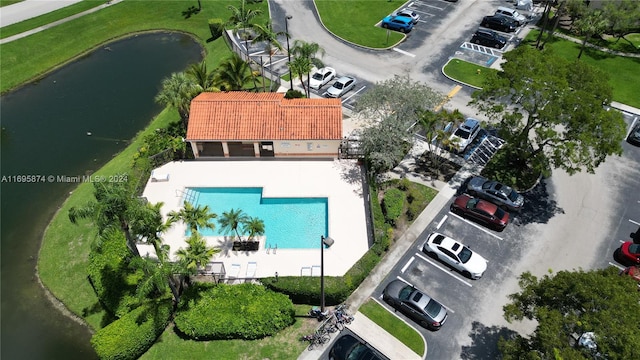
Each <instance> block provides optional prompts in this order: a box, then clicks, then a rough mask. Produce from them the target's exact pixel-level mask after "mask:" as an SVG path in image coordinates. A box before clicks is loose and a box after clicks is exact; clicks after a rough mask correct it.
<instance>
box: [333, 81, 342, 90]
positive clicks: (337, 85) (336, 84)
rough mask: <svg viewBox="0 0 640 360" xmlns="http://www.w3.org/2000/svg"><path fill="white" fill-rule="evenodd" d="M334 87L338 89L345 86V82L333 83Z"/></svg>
mask: <svg viewBox="0 0 640 360" xmlns="http://www.w3.org/2000/svg"><path fill="white" fill-rule="evenodd" d="M333 87H334V88H336V89H342V88H343V87H344V84H343V83H341V82H337V83H335V84H333Z"/></svg>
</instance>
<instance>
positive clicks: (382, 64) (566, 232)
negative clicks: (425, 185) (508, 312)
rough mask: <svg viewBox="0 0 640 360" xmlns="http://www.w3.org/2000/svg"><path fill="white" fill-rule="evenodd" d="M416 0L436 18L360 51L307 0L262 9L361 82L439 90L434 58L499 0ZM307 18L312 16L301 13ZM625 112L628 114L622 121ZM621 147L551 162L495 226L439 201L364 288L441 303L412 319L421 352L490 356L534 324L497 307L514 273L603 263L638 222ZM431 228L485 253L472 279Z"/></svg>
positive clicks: (456, 103) (443, 82)
mask: <svg viewBox="0 0 640 360" xmlns="http://www.w3.org/2000/svg"><path fill="white" fill-rule="evenodd" d="M415 4H417V5H419V6H423V7H424V5H425V4H426V5H432V6H435V7H438V8H440V9H439V10H438V11H440V12H439V16H438V17H437V19H438V20H437V21H432V22H429V23H425V24H423V23H419V24H418V25H417V26H416V28H415V29H414V31H412V33H411V34H410V35H409V37H408V39H407V41H405V42H403V43H402V44H400V45H399V46H398V48H399V49H400V50H402V51H401V52H399V51H395V50H383V51H373V50H367V49H362V48H358V47H355V46H351V45H348V44H346V43H344V42H342V41H340V40H338V39H336V38H335V37H333V36H332V35H331V34H329V33H328V32H327V31H326V30H324V28H322V26H321V25H320V24H319V22H318V21H317V20H318V17H317V14H316V13H315V11H314V9H313V5H312V3H311V2H308V1H296V2H292V1H284V0H273V1H272V2H271V11H272V17H273V21H274V28H276V29H278V28H280V29H282V30H284V19H285V16H286V15H291V16H292V19H291V20H289V23H288V27H289V33H290V34H291V35H292V38H293V39H303V40H305V41H310V42H316V43H318V44H320V45H321V46H322V47H323V48H324V50H325V51H326V54H325V56H324V57H323V61H324V62H325V63H326V64H327V65H329V66H332V67H334V68H335V69H336V70H337V71H338V73H339V74H341V73H346V74H349V75H353V76H356V77H357V78H358V79H359V80H361V82H366V83H367V84H368V85H372V84H374V83H375V82H378V81H382V80H385V79H388V78H390V77H392V76H393V75H404V74H409V76H410V77H411V78H412V79H413V80H417V81H421V82H426V83H428V84H429V85H430V86H432V87H433V88H434V89H436V90H439V91H441V92H443V93H447V92H448V91H449V90H450V89H451V88H453V86H454V85H455V84H454V83H453V82H451V81H450V80H448V79H446V78H445V77H444V76H443V75H442V74H441V71H440V69H441V67H442V66H443V65H444V64H445V63H446V61H447V60H448V59H449V58H450V57H451V56H453V55H454V54H456V53H460V52H462V51H463V50H461V49H460V45H461V44H462V43H464V42H465V41H468V39H469V38H470V36H471V34H472V33H473V31H474V30H475V29H476V28H477V24H478V23H479V22H480V19H481V18H482V16H484V15H488V14H490V13H492V10H494V9H495V8H496V7H497V6H499V5H502V4H501V2H498V1H493V2H488V1H464V0H463V1H460V2H459V3H453V4H452V3H447V2H444V1H437V0H436V1H429V2H427V1H416V2H415ZM427 7H428V6H427ZM412 8H415V7H413V6H412ZM311 17H314V18H315V19H316V21H315V22H314V21H310V18H311ZM301 19H302V20H301ZM423 19H428V18H425V17H424V16H423ZM421 27H422V28H421ZM516 42H517V38H516V37H514V38H512V44H511V45H510V46H513V43H516ZM472 92H473V89H470V88H467V87H464V88H463V90H462V91H460V92H459V93H458V94H457V95H456V96H455V97H454V98H453V99H452V101H451V102H450V103H449V104H448V106H447V107H450V108H458V109H460V110H461V111H462V112H463V113H464V114H465V115H467V116H471V115H475V116H478V115H477V114H476V113H475V110H474V109H471V108H470V107H469V106H468V105H467V103H468V101H469V100H470V95H471V93H472ZM632 120H633V118H632V117H627V121H628V123H629V124H631V121H632ZM623 146H624V151H625V152H624V154H623V156H621V157H611V158H609V159H608V160H607V161H606V162H605V163H604V164H602V165H601V166H600V167H599V168H598V169H597V170H596V172H595V174H587V173H579V174H575V175H573V176H569V175H568V174H566V173H565V172H563V171H561V170H556V171H554V172H553V174H552V176H551V178H549V179H546V180H544V181H542V182H541V183H540V184H539V185H538V186H537V187H536V188H534V189H533V190H532V191H531V192H530V193H528V194H526V206H525V208H524V209H523V210H522V212H521V213H520V214H518V215H516V217H515V219H514V221H513V222H512V224H510V225H509V226H508V227H507V229H506V230H505V231H504V232H501V233H496V232H493V231H490V230H485V229H484V228H483V227H482V226H479V225H478V224H475V223H471V222H469V221H466V220H464V219H461V218H459V217H457V216H455V215H452V214H450V213H449V211H448V207H446V206H445V208H443V209H442V210H441V212H440V213H439V214H438V215H437V216H436V217H435V219H434V221H433V223H431V224H430V225H429V226H427V227H426V228H425V230H424V231H423V233H422V234H421V235H420V236H419V237H418V239H417V240H416V241H415V243H414V244H413V246H412V247H411V250H410V251H408V252H407V253H406V254H405V255H404V256H403V257H402V259H401V260H400V261H398V263H397V264H396V266H395V268H394V269H393V270H392V271H391V272H390V273H389V275H388V276H387V278H386V279H385V280H384V281H382V282H381V283H380V286H379V287H378V288H377V289H376V290H375V291H374V293H373V294H372V296H374V297H380V295H381V292H382V289H383V288H384V286H385V285H386V284H387V283H388V282H389V281H391V280H392V279H395V278H401V279H402V280H405V281H407V282H409V283H412V284H414V285H416V286H417V287H419V288H422V289H424V290H425V291H426V292H427V293H428V294H430V295H432V296H433V297H434V298H435V299H437V300H439V301H440V302H442V303H443V304H444V305H445V306H446V307H448V308H449V309H450V316H449V319H448V320H447V323H446V324H445V325H444V326H443V328H442V329H441V330H440V331H438V332H432V331H429V330H426V329H423V328H421V327H417V330H418V331H420V332H421V333H422V334H423V335H424V336H425V338H426V339H427V348H428V352H427V356H426V358H427V359H430V360H431V359H495V358H497V357H498V352H497V351H498V350H497V346H496V345H497V341H498V339H499V337H500V336H506V335H508V334H512V333H513V332H520V333H522V334H527V333H530V332H531V331H532V330H533V329H534V328H535V324H534V323H533V322H529V321H524V322H519V323H514V324H509V323H507V322H506V321H505V320H504V318H503V316H502V315H503V311H502V307H503V305H504V304H506V303H507V302H508V295H509V294H511V293H514V292H517V291H518V290H519V287H518V283H517V277H518V276H519V275H520V274H521V273H522V272H524V271H530V272H531V273H533V274H534V275H536V276H544V275H546V274H548V273H549V271H553V272H557V271H560V270H573V269H579V268H582V269H591V268H600V267H606V266H610V264H609V263H610V262H613V259H612V256H611V254H612V253H613V250H615V248H617V247H619V246H620V240H623V239H628V237H629V233H630V232H633V231H635V230H637V227H638V225H640V191H638V185H637V179H638V178H640V176H639V174H638V172H639V171H640V170H639V169H640V148H637V147H633V146H631V145H628V144H626V143H625V144H624V145H623ZM435 230H437V231H440V232H443V233H445V234H446V235H450V236H452V237H454V238H456V239H458V240H461V241H463V242H464V243H465V244H468V245H470V246H471V247H472V249H473V250H474V251H477V252H478V253H480V254H482V255H483V256H484V257H486V258H487V259H488V260H489V267H488V270H487V272H486V273H485V276H484V277H483V278H482V279H480V280H476V281H473V280H469V279H465V278H464V277H462V276H461V275H460V274H458V273H457V272H455V271H452V270H450V269H448V268H446V267H445V266H444V265H443V264H442V263H440V262H438V261H437V260H434V259H431V258H429V257H428V256H426V255H424V254H423V253H422V252H421V251H420V247H421V245H422V243H423V242H424V241H425V239H426V236H427V235H428V234H429V233H430V232H431V231H435ZM401 316H402V315H401ZM408 322H409V323H412V322H411V321H408Z"/></svg>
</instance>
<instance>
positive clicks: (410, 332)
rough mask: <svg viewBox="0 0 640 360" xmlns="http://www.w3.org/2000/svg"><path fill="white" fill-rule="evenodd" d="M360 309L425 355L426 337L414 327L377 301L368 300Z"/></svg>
mask: <svg viewBox="0 0 640 360" xmlns="http://www.w3.org/2000/svg"><path fill="white" fill-rule="evenodd" d="M359 311H360V312H361V313H363V314H364V315H366V316H367V317H368V318H369V319H370V320H371V321H373V322H375V323H376V324H378V325H379V326H380V327H381V328H383V329H385V330H386V331H387V332H388V333H390V334H393V336H394V337H395V338H396V339H398V340H400V342H402V343H403V344H405V345H407V347H408V348H409V349H411V350H413V352H415V353H416V354H418V355H420V356H422V355H424V351H425V349H424V339H423V338H422V336H421V335H420V334H419V333H418V332H417V331H416V330H415V329H414V328H412V327H410V326H409V325H407V323H405V322H404V321H402V320H400V319H399V318H398V317H397V316H395V315H393V314H391V313H390V312H388V311H387V310H386V309H385V308H384V307H382V306H381V305H380V304H378V303H377V302H376V301H374V300H369V301H367V302H366V303H365V304H364V305H362V306H361V307H360V309H359ZM374 346H375V344H374Z"/></svg>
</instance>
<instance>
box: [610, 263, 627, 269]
mask: <svg viewBox="0 0 640 360" xmlns="http://www.w3.org/2000/svg"><path fill="white" fill-rule="evenodd" d="M609 265H611V266H615V267H617V268H618V269H620V270H624V268H623V267H622V266H620V265H618V264H614V263H612V262H611V261H609Z"/></svg>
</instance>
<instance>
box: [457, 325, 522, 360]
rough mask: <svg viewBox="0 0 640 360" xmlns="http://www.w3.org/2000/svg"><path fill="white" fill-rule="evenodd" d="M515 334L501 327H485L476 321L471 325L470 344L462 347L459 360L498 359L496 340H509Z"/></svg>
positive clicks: (498, 352) (499, 356)
mask: <svg viewBox="0 0 640 360" xmlns="http://www.w3.org/2000/svg"><path fill="white" fill-rule="evenodd" d="M515 334H516V332H515V331H513V330H511V329H508V328H506V327H501V326H491V327H487V326H485V325H483V324H481V323H479V322H477V321H474V322H473V324H472V325H471V332H470V333H469V336H470V337H471V340H472V343H471V345H469V346H463V347H462V353H461V354H460V359H463V360H494V359H500V358H501V355H500V351H499V350H498V340H500V338H504V339H507V338H510V337H512V336H514V335H515Z"/></svg>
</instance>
